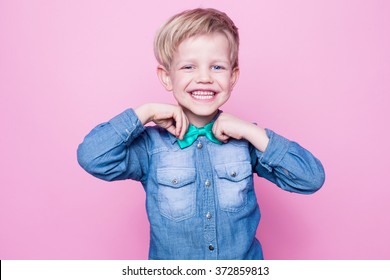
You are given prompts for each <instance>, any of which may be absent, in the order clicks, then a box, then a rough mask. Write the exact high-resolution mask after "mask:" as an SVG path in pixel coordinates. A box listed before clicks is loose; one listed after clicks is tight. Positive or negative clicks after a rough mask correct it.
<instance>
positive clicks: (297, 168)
mask: <svg viewBox="0 0 390 280" xmlns="http://www.w3.org/2000/svg"><path fill="white" fill-rule="evenodd" d="M221 117H222V118H221ZM220 118H221V119H220ZM213 132H214V134H215V136H216V137H217V138H218V139H219V140H221V141H227V140H228V139H229V138H230V137H232V138H235V139H246V140H247V141H248V142H250V143H251V144H252V147H253V149H252V150H251V157H252V166H254V171H255V172H256V173H257V174H258V175H259V176H261V177H264V178H266V179H267V180H269V181H271V182H273V183H275V184H276V185H278V186H279V187H280V188H282V189H284V190H287V191H291V192H297V193H304V194H310V193H313V192H315V191H317V190H318V189H319V188H320V187H321V186H322V185H323V183H324V180H325V173H324V169H323V166H322V164H321V162H320V161H319V160H318V159H317V158H315V157H314V156H313V155H312V154H311V153H310V152H309V151H308V150H306V149H304V148H303V147H301V146H300V145H299V144H298V143H295V142H292V141H289V140H287V139H286V138H284V137H282V136H280V135H277V134H276V133H274V132H273V131H271V130H265V129H263V128H260V127H258V126H257V125H255V124H252V123H249V122H246V121H243V120H241V119H238V118H236V117H234V116H232V115H229V114H225V113H223V114H221V115H220V117H219V118H218V119H217V121H216V122H215V124H214V127H213Z"/></svg>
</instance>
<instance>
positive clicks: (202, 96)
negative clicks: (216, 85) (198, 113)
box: [191, 90, 215, 100]
mask: <svg viewBox="0 0 390 280" xmlns="http://www.w3.org/2000/svg"><path fill="white" fill-rule="evenodd" d="M191 95H192V97H193V98H195V99H198V100H207V99H212V98H213V97H214V95H215V92H214V91H200V90H196V91H193V92H191Z"/></svg>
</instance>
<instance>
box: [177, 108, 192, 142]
mask: <svg viewBox="0 0 390 280" xmlns="http://www.w3.org/2000/svg"><path fill="white" fill-rule="evenodd" d="M182 118H183V121H182V126H181V131H180V135H179V139H180V140H182V139H183V138H184V135H185V134H186V132H187V130H188V126H189V124H190V123H189V121H188V118H187V116H186V114H185V113H184V112H182Z"/></svg>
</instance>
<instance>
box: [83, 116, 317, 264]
mask: <svg viewBox="0 0 390 280" xmlns="http://www.w3.org/2000/svg"><path fill="white" fill-rule="evenodd" d="M266 131H267V134H268V137H269V138H270V142H269V144H268V147H267V149H266V151H265V152H260V151H259V150H257V149H255V148H254V147H253V146H252V145H251V144H250V143H249V142H247V141H245V140H235V139H230V140H229V141H228V143H226V144H223V145H218V144H215V143H213V142H211V141H210V140H208V139H207V138H206V137H203V136H201V137H199V138H198V139H197V140H196V141H195V143H194V144H193V145H192V146H190V147H188V148H186V149H183V150H182V149H180V148H179V146H178V144H177V140H176V138H175V137H174V136H173V135H171V134H170V133H168V132H167V131H166V130H164V129H162V128H160V127H157V126H154V127H144V126H143V125H142V124H141V122H140V121H139V119H138V118H137V116H136V114H135V113H134V111H133V110H132V109H128V110H126V111H125V112H123V113H121V114H119V115H118V116H116V117H114V118H113V119H111V120H110V121H109V122H107V123H103V124H101V125H99V126H97V127H96V128H94V129H93V130H92V131H91V132H90V133H89V134H88V135H87V136H86V137H85V139H84V141H83V143H82V144H80V146H79V148H78V160H79V163H80V165H81V166H82V167H83V168H84V169H85V170H86V171H87V172H89V173H90V174H92V175H94V176H96V177H98V178H101V179H103V180H107V181H111V180H122V179H133V180H137V181H140V182H141V183H142V185H143V187H144V189H145V192H146V210H147V214H148V219H149V222H150V227H151V230H150V248H149V258H150V259H263V253H262V249H261V245H260V243H259V241H258V240H257V239H256V237H255V235H256V229H257V226H258V224H259V220H260V211H259V205H258V203H257V200H256V195H255V190H254V186H253V173H256V174H257V175H259V176H261V177H264V178H266V179H267V180H269V181H271V182H273V183H275V184H276V185H278V186H279V187H280V188H282V189H284V190H287V191H290V192H296V193H302V194H310V193H313V192H315V191H316V190H318V189H319V188H320V187H321V186H322V184H323V182H324V170H323V167H322V165H321V163H320V161H319V160H317V159H316V158H315V157H314V156H313V155H312V154H311V153H310V152H309V151H307V150H305V149H304V148H302V147H301V146H299V145H298V144H297V143H295V142H291V141H289V140H287V139H286V138H284V137H282V136H280V135H277V134H276V133H274V132H273V131H271V130H268V129H267V130H266Z"/></svg>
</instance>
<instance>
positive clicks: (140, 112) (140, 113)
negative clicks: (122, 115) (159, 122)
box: [134, 103, 153, 125]
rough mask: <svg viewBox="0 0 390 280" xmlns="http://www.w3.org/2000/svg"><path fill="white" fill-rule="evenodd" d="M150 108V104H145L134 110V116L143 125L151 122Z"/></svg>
mask: <svg viewBox="0 0 390 280" xmlns="http://www.w3.org/2000/svg"><path fill="white" fill-rule="evenodd" d="M150 107H151V104H149V103H146V104H143V105H141V106H139V107H137V108H135V109H134V112H135V114H136V115H137V117H138V119H139V120H140V122H141V123H142V124H143V125H145V124H147V123H148V122H150V121H151V120H152V117H153V114H152V113H151V112H152V110H151V108H150Z"/></svg>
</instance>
